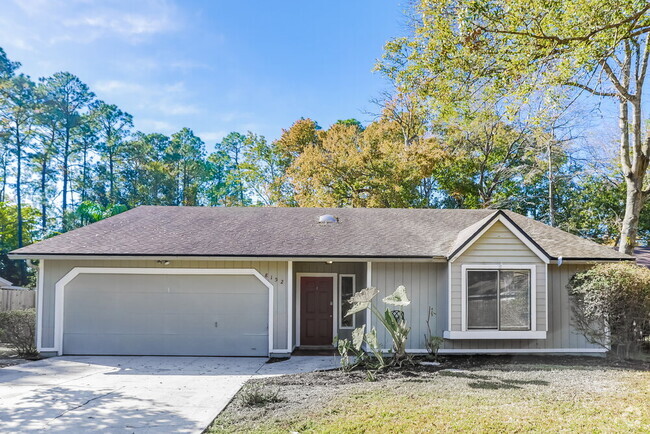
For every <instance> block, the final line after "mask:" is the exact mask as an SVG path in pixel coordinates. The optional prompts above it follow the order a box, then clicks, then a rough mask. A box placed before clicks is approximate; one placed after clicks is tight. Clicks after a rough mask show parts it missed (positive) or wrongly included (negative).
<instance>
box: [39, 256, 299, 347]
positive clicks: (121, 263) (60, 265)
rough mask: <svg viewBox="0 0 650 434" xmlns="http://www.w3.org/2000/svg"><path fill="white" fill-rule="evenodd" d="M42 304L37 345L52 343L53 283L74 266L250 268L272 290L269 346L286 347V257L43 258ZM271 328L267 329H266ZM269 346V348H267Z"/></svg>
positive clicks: (49, 345)
mask: <svg viewBox="0 0 650 434" xmlns="http://www.w3.org/2000/svg"><path fill="white" fill-rule="evenodd" d="M43 264H44V267H43V270H44V272H43V286H42V288H43V306H42V315H43V317H42V321H41V327H40V328H41V330H39V331H38V332H39V333H42V335H41V346H42V347H43V348H51V347H53V346H54V335H55V331H54V305H55V300H54V298H55V285H56V283H57V282H58V281H59V280H61V278H63V276H65V275H66V274H68V273H69V272H70V271H71V270H72V269H73V268H75V267H103V268H166V269H170V268H202V269H223V268H254V269H255V270H257V271H258V272H259V273H260V274H261V275H262V276H264V277H265V278H266V279H267V280H268V281H269V282H270V283H271V284H272V285H273V289H274V294H273V328H274V330H273V331H272V333H273V349H277V350H283V349H286V348H287V345H288V342H287V330H288V329H287V327H288V324H287V322H288V312H287V302H288V299H287V295H288V290H287V283H288V282H287V265H288V264H287V262H286V261H192V260H172V261H171V263H170V264H169V265H164V264H159V263H158V262H157V261H155V260H151V259H143V260H60V259H46V260H45V261H43ZM270 332H271V331H270ZM269 350H270V349H269Z"/></svg>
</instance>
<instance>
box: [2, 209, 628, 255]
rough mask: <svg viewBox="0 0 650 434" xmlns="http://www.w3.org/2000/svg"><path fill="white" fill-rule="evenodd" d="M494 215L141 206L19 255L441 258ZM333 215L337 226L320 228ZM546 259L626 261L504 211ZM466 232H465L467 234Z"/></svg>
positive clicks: (485, 212)
mask: <svg viewBox="0 0 650 434" xmlns="http://www.w3.org/2000/svg"><path fill="white" fill-rule="evenodd" d="M495 212H496V211H495V210H437V209H378V208H271V207H246V208H239V207H231V208H222V207H162V206H141V207H138V208H135V209H132V210H130V211H127V212H124V213H122V214H119V215H116V216H114V217H111V218H108V219H106V220H102V221H100V222H97V223H94V224H91V225H88V226H85V227H82V228H79V229H76V230H74V231H71V232H67V233H65V234H62V235H58V236H55V237H53V238H50V239H47V240H44V241H41V242H38V243H35V244H32V245H30V246H27V247H23V248H21V249H18V250H15V251H14V252H12V253H13V254H16V255H27V256H31V257H44V256H45V257H46V256H48V255H110V256H141V255H144V256H224V257H225V256H238V257H239V256H241V257H244V256H253V257H273V256H276V257H390V258H399V257H422V258H424V257H429V258H430V257H446V256H447V255H449V254H450V253H451V250H452V248H453V247H454V246H455V245H456V244H457V243H458V238H459V235H461V236H464V235H471V234H469V233H468V232H470V231H468V230H465V229H467V228H469V227H470V226H474V227H478V226H481V223H482V221H488V220H489V217H490V216H491V215H493V214H495ZM323 214H331V215H334V216H335V217H337V218H338V219H339V222H338V223H326V224H323V223H318V217H319V216H321V215H323ZM506 214H507V216H508V217H510V219H511V220H512V221H513V222H514V223H515V224H516V225H518V226H519V227H520V228H521V229H522V230H524V231H525V232H526V233H527V234H528V236H529V237H530V238H532V239H533V240H534V241H535V242H536V243H537V244H538V245H539V246H540V247H541V248H542V249H543V250H545V251H546V252H547V253H548V254H549V256H551V257H553V258H555V257H558V256H563V257H564V258H589V259H631V257H629V256H627V255H622V254H620V253H618V252H616V251H614V250H612V249H610V248H608V247H605V246H601V245H598V244H596V243H593V242H591V241H588V240H585V239H582V238H580V237H577V236H575V235H571V234H569V233H566V232H564V231H561V230H559V229H556V228H552V227H550V226H547V225H545V224H543V223H540V222H537V221H535V220H532V219H529V218H527V217H524V216H522V215H519V214H516V213H513V212H510V211H506ZM464 230H465V231H464Z"/></svg>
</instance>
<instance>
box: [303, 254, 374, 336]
mask: <svg viewBox="0 0 650 434" xmlns="http://www.w3.org/2000/svg"><path fill="white" fill-rule="evenodd" d="M293 272H294V273H295V275H297V274H298V273H336V274H337V275H339V274H354V275H355V276H356V277H355V283H356V288H355V289H356V291H359V290H361V289H363V288H365V287H366V263H365V262H334V263H332V264H328V263H326V262H294V263H293ZM293 286H294V287H293V297H294V300H297V292H296V291H297V288H298V278H297V277H295V278H294V280H293ZM339 290H340V288H339ZM299 309H300V306H298V303H294V313H293V318H294V324H293V342H294V345H295V344H296V343H297V342H298V339H297V337H298V336H297V333H298V325H297V321H298V310H299ZM339 314H340V306H339ZM334 320H335V321H337V333H336V336H338V337H340V338H351V337H352V330H350V329H340V328H338V318H334ZM355 321H356V325H357V327H359V326H361V325H363V324H364V323H365V313H363V312H360V313H358V314H356V319H355Z"/></svg>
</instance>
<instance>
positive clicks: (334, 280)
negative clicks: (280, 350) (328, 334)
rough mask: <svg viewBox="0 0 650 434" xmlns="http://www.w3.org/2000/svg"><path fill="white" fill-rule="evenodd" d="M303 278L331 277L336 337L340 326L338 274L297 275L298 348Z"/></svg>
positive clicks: (334, 333) (333, 328)
mask: <svg viewBox="0 0 650 434" xmlns="http://www.w3.org/2000/svg"><path fill="white" fill-rule="evenodd" d="M303 277H331V278H332V307H333V309H332V336H336V335H337V334H338V333H337V331H338V330H337V328H336V325H337V324H338V321H337V319H338V315H339V307H338V306H337V303H336V300H338V299H339V295H338V294H339V287H338V280H339V279H338V273H296V346H297V347H299V346H300V311H301V310H302V306H301V304H300V283H301V281H302V278H303Z"/></svg>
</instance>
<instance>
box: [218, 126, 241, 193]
mask: <svg viewBox="0 0 650 434" xmlns="http://www.w3.org/2000/svg"><path fill="white" fill-rule="evenodd" d="M248 144H249V143H248V141H247V138H246V136H244V135H243V134H241V133H237V132H232V133H230V134H228V135H227V136H226V137H224V139H223V140H222V141H221V143H218V144H217V145H216V149H217V151H222V152H223V153H225V154H226V155H227V156H228V159H229V161H230V163H231V164H230V167H229V170H228V171H227V175H226V176H227V177H228V178H229V179H228V184H229V185H230V187H231V192H232V199H234V201H233V202H232V203H231V205H240V206H242V205H247V204H248V197H247V194H246V186H245V184H244V178H243V175H242V173H243V170H242V164H243V162H244V154H245V153H246V150H247V146H248Z"/></svg>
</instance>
